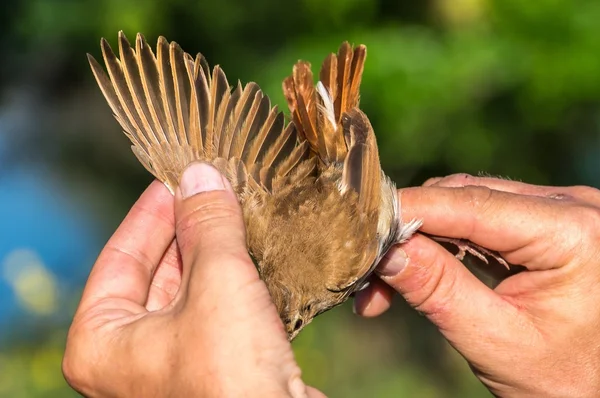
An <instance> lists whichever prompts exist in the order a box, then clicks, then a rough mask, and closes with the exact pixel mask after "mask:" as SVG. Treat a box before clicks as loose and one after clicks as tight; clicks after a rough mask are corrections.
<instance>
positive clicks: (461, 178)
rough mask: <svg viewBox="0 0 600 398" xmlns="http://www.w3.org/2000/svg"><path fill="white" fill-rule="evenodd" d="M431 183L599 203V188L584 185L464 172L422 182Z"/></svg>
mask: <svg viewBox="0 0 600 398" xmlns="http://www.w3.org/2000/svg"><path fill="white" fill-rule="evenodd" d="M433 185H435V186H438V187H448V188H459V187H466V186H483V187H488V188H490V189H495V190H498V191H504V192H512V193H516V194H521V195H531V196H540V197H545V198H550V199H556V200H580V201H583V202H586V203H589V204H592V205H595V206H598V205H600V190H598V189H596V188H592V187H586V186H571V187H557V186H542V185H533V184H526V183H524V182H520V181H512V180H507V179H502V178H493V177H474V176H472V175H469V174H465V173H461V174H453V175H450V176H447V177H444V178H440V177H436V178H431V179H429V180H427V181H426V182H425V184H423V186H433Z"/></svg>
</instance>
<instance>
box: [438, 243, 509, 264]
mask: <svg viewBox="0 0 600 398" xmlns="http://www.w3.org/2000/svg"><path fill="white" fill-rule="evenodd" d="M431 238H432V239H433V240H436V241H438V242H443V243H449V244H451V245H454V246H456V247H457V248H458V253H456V254H455V255H454V256H455V257H456V258H457V259H459V260H460V261H462V260H463V259H464V258H465V255H466V254H467V253H469V254H471V255H473V256H475V257H477V258H478V259H480V260H481V261H483V262H484V263H486V264H489V261H488V257H491V258H493V259H494V260H496V261H498V262H499V263H500V264H502V265H503V266H505V267H506V269H510V267H509V265H508V263H507V262H506V260H504V259H503V258H502V256H500V254H499V253H496V252H493V251H491V250H488V249H486V248H485V247H481V246H479V245H477V244H475V243H473V242H471V241H468V240H465V239H453V238H444V237H441V236H432V237H431Z"/></svg>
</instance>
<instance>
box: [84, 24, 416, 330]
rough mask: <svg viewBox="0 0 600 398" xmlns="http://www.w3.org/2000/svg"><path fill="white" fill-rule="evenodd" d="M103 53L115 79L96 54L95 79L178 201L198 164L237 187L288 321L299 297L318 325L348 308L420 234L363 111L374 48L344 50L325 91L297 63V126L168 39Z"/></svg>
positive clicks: (252, 239) (292, 82)
mask: <svg viewBox="0 0 600 398" xmlns="http://www.w3.org/2000/svg"><path fill="white" fill-rule="evenodd" d="M101 47H102V54H103V58H104V61H105V64H106V67H107V72H108V73H106V72H105V71H104V69H103V68H102V67H101V66H100V65H99V64H98V62H96V60H95V59H94V58H93V57H92V56H88V58H89V61H90V65H91V67H92V71H93V73H94V75H95V77H96V80H97V81H98V84H99V86H100V88H101V90H102V92H103V94H104V96H105V97H106V99H107V101H108V103H109V105H110V107H111V109H112V111H113V113H114V115H115V117H116V119H117V121H118V122H119V124H120V125H121V127H122V128H123V130H124V133H125V134H126V136H127V137H128V138H129V139H130V140H131V142H132V144H133V145H132V150H133V152H134V154H135V155H136V156H137V158H138V159H139V161H140V162H141V163H142V165H143V166H144V167H145V168H146V169H147V170H148V171H149V172H150V173H152V174H153V175H154V176H155V177H156V178H158V179H159V180H161V181H162V182H164V183H165V185H166V186H167V187H168V188H169V189H170V190H171V192H174V191H175V189H176V188H177V185H178V182H179V178H180V176H181V173H182V172H183V170H184V169H185V168H186V167H187V166H188V165H189V164H190V163H192V162H194V161H206V162H209V163H211V164H213V165H214V166H215V167H216V168H218V169H219V170H220V171H221V172H222V173H223V174H224V175H225V176H226V177H227V178H228V179H229V181H230V182H231V184H232V186H233V188H234V190H235V192H236V194H237V196H238V198H239V200H240V202H241V204H242V207H243V210H244V218H245V222H246V227H247V232H248V233H247V235H248V248H249V251H250V253H251V254H252V255H253V256H254V257H255V258H256V259H257V262H258V267H259V271H260V272H261V276H262V277H263V279H264V280H265V282H266V283H267V286H268V287H269V291H270V292H271V295H272V296H273V297H274V301H275V304H276V305H277V306H278V309H279V310H280V315H281V316H282V319H284V323H285V322H286V321H285V319H288V318H290V315H289V311H292V310H291V309H290V308H292V307H293V306H292V304H291V302H292V301H293V299H291V298H290V296H293V295H296V296H302V297H304V296H314V297H313V299H311V300H309V301H311V303H313V304H312V305H311V306H310V307H311V308H312V309H311V310H310V311H312V312H310V314H311V317H312V316H314V315H316V314H317V313H320V312H323V311H325V310H327V309H328V308H331V307H333V306H335V305H338V304H339V303H340V302H343V300H345V299H346V298H347V297H348V295H349V294H350V293H351V292H352V291H354V290H356V289H357V288H359V287H360V286H361V285H362V282H363V281H364V280H365V278H366V277H367V276H368V275H369V273H370V272H371V271H372V270H373V268H374V267H375V265H376V264H377V262H378V261H379V259H380V258H381V256H382V255H383V254H385V252H386V251H387V249H388V248H389V247H390V246H391V245H393V244H395V243H398V242H401V241H404V240H406V239H408V238H409V237H410V236H411V235H412V234H413V233H414V232H415V231H416V230H417V229H418V228H419V227H420V225H421V223H420V221H414V222H411V223H407V224H403V223H402V222H401V221H400V216H399V214H400V209H399V206H398V203H397V198H396V191H395V186H394V184H393V183H392V182H391V181H390V180H389V179H388V178H387V177H386V176H385V174H384V173H383V172H382V170H381V166H380V163H379V154H378V149H377V142H376V139H375V135H374V132H373V129H372V127H371V124H370V122H369V120H368V118H367V117H366V115H365V114H364V113H363V112H362V111H360V109H359V99H360V95H359V88H360V83H361V78H362V71H363V67H364V61H365V58H366V48H365V46H362V45H361V46H356V47H354V48H353V47H352V46H350V45H349V44H348V43H343V44H342V45H341V47H340V48H339V51H338V53H337V54H330V55H329V56H328V57H327V58H326V59H325V61H324V62H323V65H322V67H321V69H320V73H319V82H318V84H317V85H315V83H314V80H313V74H312V71H311V66H310V64H309V63H307V62H303V61H298V63H296V64H295V65H294V68H293V73H292V75H291V76H289V77H288V78H287V79H285V80H284V82H283V90H284V94H285V97H286V99H287V103H288V107H289V109H290V113H291V119H292V120H291V121H290V122H288V123H286V121H285V119H284V116H283V114H282V113H281V112H279V111H278V110H277V107H276V106H271V103H270V100H269V98H268V97H267V96H266V95H265V94H264V93H263V92H262V91H261V90H260V88H259V87H258V85H257V84H256V83H248V84H246V85H245V86H242V84H241V83H239V82H238V83H237V85H235V86H234V87H233V88H232V87H231V86H230V84H229V82H228V80H227V78H226V76H225V73H224V72H223V70H222V69H221V68H220V67H219V66H215V67H214V68H213V69H212V70H211V69H210V68H209V66H208V63H207V62H206V60H205V59H204V57H203V56H202V55H201V54H198V55H197V56H196V57H195V58H194V57H192V56H191V55H189V54H187V53H185V52H184V51H183V50H182V49H181V48H180V47H179V46H178V45H177V44H176V43H175V42H171V43H168V42H167V41H166V39H164V38H163V37H160V38H159V39H158V43H157V48H156V54H155V53H154V52H153V50H152V49H151V48H150V46H148V44H147V43H146V41H145V39H144V38H143V37H142V36H141V35H139V34H138V36H137V38H136V41H135V45H134V47H133V48H132V47H131V45H130V44H129V42H128V41H127V39H126V37H125V36H124V34H123V33H122V32H121V33H119V57H118V58H117V56H116V55H115V54H114V53H113V51H112V49H111V48H110V46H109V45H108V43H107V42H106V41H105V40H104V39H103V40H102V41H101ZM269 278H270V279H271V280H269ZM327 292H330V293H334V294H337V296H335V297H337V298H335V299H333V298H332V297H333V296H331V295H330V296H328V293H327ZM284 293H285V294H284ZM277 297H280V300H279V302H278V299H277ZM297 298H298V297H295V299H297ZM328 300H329V301H331V302H328V303H325V304H323V302H324V301H328ZM336 300H337V301H336ZM319 301H320V302H321V303H319ZM294 311H296V310H294ZM297 311H300V310H297ZM294 319H295V320H296V321H295V322H296V323H297V317H296V318H294ZM290 322H292V320H290ZM301 324H302V322H301ZM286 326H287V324H286ZM290 330H291V332H290ZM288 332H289V333H290V335H292V334H293V335H295V333H297V332H298V329H293V330H292V329H289V330H288Z"/></svg>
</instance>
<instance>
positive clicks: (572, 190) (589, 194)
mask: <svg viewBox="0 0 600 398" xmlns="http://www.w3.org/2000/svg"><path fill="white" fill-rule="evenodd" d="M567 191H568V192H569V194H570V195H571V196H573V197H574V198H577V199H580V200H585V199H588V200H594V201H598V202H600V190H598V189H596V188H593V187H588V186H586V185H575V186H572V187H568V188H567Z"/></svg>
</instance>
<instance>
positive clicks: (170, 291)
mask: <svg viewBox="0 0 600 398" xmlns="http://www.w3.org/2000/svg"><path fill="white" fill-rule="evenodd" d="M181 270H182V265H181V253H179V246H177V241H175V240H174V241H173V242H171V245H170V246H169V248H168V249H167V251H166V253H165V254H164V256H163V258H162V260H161V261H160V263H159V264H158V267H157V268H156V271H155V272H154V277H153V278H152V284H151V285H150V291H149V292H148V301H147V302H146V309H147V310H148V311H157V310H161V309H163V308H165V307H166V306H167V305H169V304H170V303H171V302H172V301H173V299H174V298H175V295H176V294H177V292H178V291H179V286H180V285H181Z"/></svg>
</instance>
